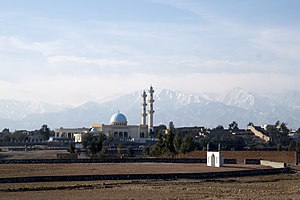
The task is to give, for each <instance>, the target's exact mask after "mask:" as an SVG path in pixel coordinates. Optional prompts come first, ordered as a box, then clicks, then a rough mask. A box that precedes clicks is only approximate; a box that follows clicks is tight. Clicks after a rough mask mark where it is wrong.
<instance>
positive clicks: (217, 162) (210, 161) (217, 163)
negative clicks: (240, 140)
mask: <svg viewBox="0 0 300 200" xmlns="http://www.w3.org/2000/svg"><path fill="white" fill-rule="evenodd" d="M223 165H224V158H223V156H222V154H221V152H220V151H207V166H210V167H222V166H223Z"/></svg>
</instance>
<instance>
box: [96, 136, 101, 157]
mask: <svg viewBox="0 0 300 200" xmlns="http://www.w3.org/2000/svg"><path fill="white" fill-rule="evenodd" d="M102 147H103V134H102V133H100V134H99V137H98V140H97V142H96V151H97V153H98V152H100V151H101V150H102Z"/></svg>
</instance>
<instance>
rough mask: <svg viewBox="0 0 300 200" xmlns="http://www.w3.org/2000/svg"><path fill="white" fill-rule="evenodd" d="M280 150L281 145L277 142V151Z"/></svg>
mask: <svg viewBox="0 0 300 200" xmlns="http://www.w3.org/2000/svg"><path fill="white" fill-rule="evenodd" d="M281 150H282V145H281V144H280V143H279V144H277V151H281Z"/></svg>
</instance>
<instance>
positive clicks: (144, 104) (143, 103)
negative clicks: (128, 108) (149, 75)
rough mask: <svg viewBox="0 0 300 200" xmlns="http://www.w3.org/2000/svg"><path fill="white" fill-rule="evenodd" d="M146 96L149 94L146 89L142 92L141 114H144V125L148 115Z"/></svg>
mask: <svg viewBox="0 0 300 200" xmlns="http://www.w3.org/2000/svg"><path fill="white" fill-rule="evenodd" d="M146 97H147V94H146V92H145V91H144V92H143V94H142V113H141V116H142V125H146V117H147V112H146V107H147V102H146Z"/></svg>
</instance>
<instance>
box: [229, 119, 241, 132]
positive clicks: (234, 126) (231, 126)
mask: <svg viewBox="0 0 300 200" xmlns="http://www.w3.org/2000/svg"><path fill="white" fill-rule="evenodd" d="M238 129H239V127H238V123H236V121H233V122H231V123H230V124H229V130H231V131H234V130H238Z"/></svg>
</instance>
